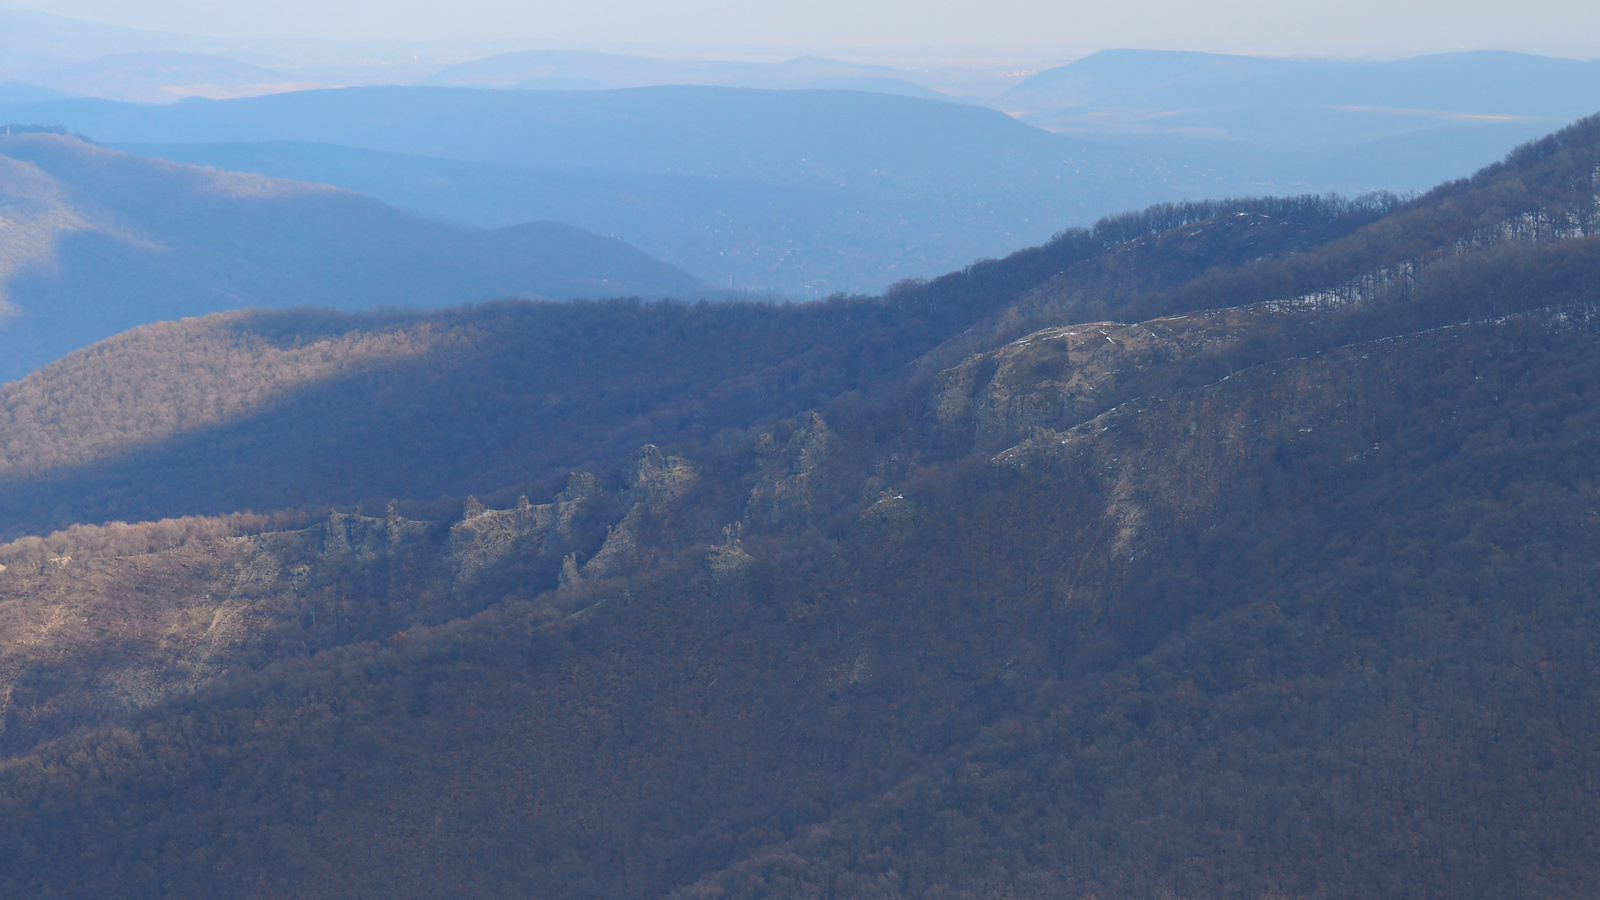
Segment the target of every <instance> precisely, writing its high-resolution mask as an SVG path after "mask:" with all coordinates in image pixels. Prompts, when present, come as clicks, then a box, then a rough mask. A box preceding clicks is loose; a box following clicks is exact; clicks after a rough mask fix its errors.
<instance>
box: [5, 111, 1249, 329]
mask: <svg viewBox="0 0 1600 900" xmlns="http://www.w3.org/2000/svg"><path fill="white" fill-rule="evenodd" d="M0 112H3V113H4V115H7V116H10V117H11V118H12V119H13V120H14V121H29V122H46V123H50V124H58V125H63V126H66V127H68V128H71V129H73V130H75V131H77V132H79V133H82V134H85V135H87V136H89V137H91V138H93V139H95V140H97V141H101V142H103V143H107V144H114V145H117V146H127V147H128V148H129V149H137V150H138V151H139V152H142V153H148V154H157V155H166V156H170V157H172V158H175V159H179V160H182V161H185V162H191V163H203V164H210V165H218V166H233V167H243V166H252V167H253V168H251V169H250V171H256V172H259V173H264V174H269V175H275V176H281V177H291V178H309V177H315V178H318V179H320V180H323V181H327V182H331V183H333V184H337V185H339V186H341V187H347V188H350V189H354V190H359V191H361V192H363V193H367V194H370V195H371V196H373V197H376V198H378V199H380V200H385V201H387V202H391V203H396V204H399V205H403V206H408V207H410V208H412V209H415V210H418V211H422V212H425V213H428V214H433V215H445V216H449V217H452V218H455V219H457V220H458V221H466V222H470V223H473V224H478V225H481V226H490V227H493V226H499V225H504V224H509V223H513V222H525V221H533V220H552V221H562V222H567V223H570V224H572V225H576V226H578V227H581V228H585V229H587V230H591V231H595V232H598V233H601V234H607V235H613V236H615V237H618V238H620V239H622V240H626V241H628V242H629V243H632V244H634V245H635V246H638V247H639V248H641V249H643V250H644V251H646V252H648V253H650V254H652V255H654V256H657V257H659V258H661V259H664V260H666V261H668V262H670V263H672V264H674V265H678V266H681V267H683V268H685V269H687V270H689V271H692V272H695V273H696V274H697V275H700V276H701V277H703V278H705V279H706V280H707V281H708V282H710V283H712V284H714V285H715V286H717V287H721V288H729V287H732V288H737V289H747V290H759V291H776V292H780V293H787V294H791V295H794V296H801V297H821V296H827V295H830V294H833V293H837V292H846V293H850V292H866V291H872V292H876V291H879V290H882V289H883V288H884V287H886V286H887V285H889V284H892V283H894V282H896V281H899V280H902V279H904V278H910V277H931V276H935V275H938V274H940V273H942V272H945V271H949V270H950V269H953V268H956V267H959V266H962V265H966V264H967V263H970V262H971V261H972V260H974V259H978V258H983V257H994V256H1000V255H1004V254H1006V253H1010V252H1012V251H1014V250H1015V249H1017V248H1018V247H1024V246H1028V245H1030V244H1035V243H1038V242H1040V241H1044V240H1047V239H1048V238H1049V237H1050V236H1051V235H1053V234H1054V233H1055V232H1057V231H1060V230H1061V229H1062V228H1063V227H1066V226H1068V225H1072V224H1085V223H1089V222H1092V221H1093V220H1094V219H1096V218H1098V217H1100V216H1102V215H1104V214H1106V213H1109V212H1113V211H1116V210H1119V209H1125V208H1128V207H1130V206H1139V205H1144V204H1147V203H1150V202H1154V201H1157V200H1166V199H1172V198H1174V197H1179V196H1186V195H1202V194H1204V195H1210V194H1215V193H1217V192H1218V191H1217V190H1216V189H1215V188H1214V187H1213V186H1212V184H1211V182H1212V180H1213V179H1212V178H1211V177H1210V176H1209V175H1207V174H1205V173H1199V172H1194V171H1190V170H1188V169H1186V168H1185V167H1184V166H1182V165H1181V164H1175V163H1171V162H1164V161H1162V160H1159V159H1150V158H1144V157H1141V156H1139V155H1137V154H1129V153H1127V152H1126V151H1108V152H1101V149H1100V148H1099V147H1098V146H1097V145H1096V144H1094V143H1093V142H1084V141H1069V140H1066V139H1063V138H1061V137H1058V136H1055V135H1052V134H1049V133H1047V132H1044V131H1041V130H1039V129H1037V128H1033V127H1030V126H1028V125H1025V124H1022V123H1020V122H1017V121H1015V120H1014V119H1012V118H1010V117H1008V116H1006V115H1004V114H1002V113H1000V112H997V111H994V110H989V109H982V108H978V107H972V106H966V105H961V104H955V103H944V102H938V101H933V100H924V99H919V98H914V97H897V96H889V95H884V94H873V93H865V92H860V91H843V90H750V89H733V88H720V87H697V86H687V87H652V88H640V89H633V90H614V91H521V90H478V89H468V88H448V87H382V88H355V89H348V90H327V91H298V92H292V93H284V94H275V95H272V96H267V97H254V98H247V99H241V100H228V101H200V100H195V101H190V102H186V103H179V104H166V105H157V104H119V103H112V102H109V101H91V100H73V101H62V102H59V103H39V104H23V105H18V106H13V107H7V108H6V109H5V110H3V111H0ZM263 143H265V144H269V145H270V146H265V147H253V148H252V147H238V146H232V145H237V144H263ZM173 144H184V145H194V144H226V145H230V146H224V147H204V146H199V147H197V146H177V147H174V146H169V145H173ZM330 144H331V145H338V146H332V147H330V146H327V145H330ZM157 145H161V146H157ZM349 148H359V152H358V151H354V150H351V149H349ZM393 154H404V155H403V156H395V155H393Z"/></svg>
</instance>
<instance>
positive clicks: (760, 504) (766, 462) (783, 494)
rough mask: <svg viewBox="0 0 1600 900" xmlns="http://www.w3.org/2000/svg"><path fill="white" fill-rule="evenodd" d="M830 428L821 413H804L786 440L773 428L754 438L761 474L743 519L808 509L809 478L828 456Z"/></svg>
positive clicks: (777, 517) (777, 518)
mask: <svg viewBox="0 0 1600 900" xmlns="http://www.w3.org/2000/svg"><path fill="white" fill-rule="evenodd" d="M832 443H833V430H832V429H830V428H829V427H828V423H827V422H826V421H824V420H823V418H822V416H820V415H818V414H816V413H815V412H812V413H807V414H806V416H805V418H804V419H803V422H802V424H801V425H800V427H798V428H796V429H794V431H793V432H792V433H791V434H790V435H789V439H788V440H787V441H781V442H780V441H779V440H778V438H777V436H776V435H775V434H774V433H772V432H766V433H763V434H762V435H760V436H759V437H758V438H757V439H756V453H757V456H758V458H759V459H760V463H761V474H760V476H759V480H758V481H757V482H756V486H755V487H754V488H752V489H751V491H750V499H749V500H748V501H747V502H746V503H745V508H744V521H745V522H750V523H758V522H781V521H785V520H787V519H791V518H795V517H797V516H803V515H805V513H806V512H807V511H809V510H810V509H811V504H812V500H813V497H814V491H813V485H812V481H813V478H814V477H815V475H814V473H815V472H816V470H817V467H818V466H820V465H822V463H823V462H824V461H825V460H826V459H827V458H828V451H829V448H830V446H831V445H832Z"/></svg>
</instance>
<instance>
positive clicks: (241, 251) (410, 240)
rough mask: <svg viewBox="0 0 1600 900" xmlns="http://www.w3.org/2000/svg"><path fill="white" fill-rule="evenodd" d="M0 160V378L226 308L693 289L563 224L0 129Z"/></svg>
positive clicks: (611, 243)
mask: <svg viewBox="0 0 1600 900" xmlns="http://www.w3.org/2000/svg"><path fill="white" fill-rule="evenodd" d="M0 166H3V167H4V168H5V170H6V177H5V180H4V183H3V186H0V204H3V205H0V228H3V229H4V230H5V232H6V236H7V241H6V243H7V250H6V253H5V254H4V256H3V257H0V291H3V300H4V303H5V310H6V313H7V315H6V317H5V318H4V319H3V320H0V346H3V347H4V349H5V352H4V354H3V356H0V359H3V362H0V379H7V380H9V379H12V378H20V377H21V376H22V375H24V374H26V373H27V372H28V371H30V370H31V369H33V368H34V367H36V366H38V365H41V364H43V363H45V362H49V361H50V360H53V359H55V358H57V357H60V356H62V355H64V354H65V353H67V352H69V351H71V350H74V349H77V348H79V347H82V346H85V345H87V344H89V343H92V342H93V341H96V340H99V339H101V338H105V337H109V336H111V335H112V334H115V333H117V332H119V331H122V330H125V329H127V328H130V327H133V326H135V325H139V324H143V323H146V322H151V321H155V320H159V319H174V318H178V317H181V316H190V315H199V314H203V313H208V312H215V311H219V310H227V309H241V308H246V307H279V308H282V307H292V306H301V305H316V306H324V307H333V308H339V309H361V308H367V307H373V306H379V305H390V306H414V307H435V308H436V307H440V306H450V305H458V304H460V303H464V302H482V301H487V300H493V299H496V298H500V297H507V296H522V297H547V298H551V299H565V298H570V297H576V296H590V297H606V296H629V295H641V294H643V295H652V296H661V295H665V294H676V295H682V294H687V293H691V292H694V291H697V290H699V289H700V285H699V283H698V282H697V281H696V280H695V279H694V278H693V277H692V276H690V275H688V274H686V273H684V272H683V271H681V270H679V269H675V268H673V267H672V266H668V265H666V264H664V263H660V262H658V261H656V260H653V259H651V258H649V257H647V256H645V255H644V254H642V253H640V252H639V251H637V250H635V249H633V248H632V247H629V246H627V245H626V244H623V243H621V242H620V241H615V240H611V239H607V238H602V237H599V236H596V235H592V234H587V233H584V232H582V231H579V230H577V229H575V228H571V227H568V226H562V225H555V224H548V223H544V224H531V225H521V226H517V227H515V228H505V229H501V230H498V231H479V230H473V229H467V228H458V227H453V226H450V225H445V224H442V223H439V222H435V221H428V220H424V219H421V218H418V217H416V216H413V215H410V214H407V213H403V212H401V211H399V210H397V209H394V208H392V207H389V206H386V205H384V204H382V203H379V202H376V201H373V200H370V199H368V198H366V197H362V196H359V195H357V194H353V193H350V192H348V191H344V190H338V189H334V188H329V187H325V186H318V185H311V184H304V183H294V182H286V181H278V180H273V179H268V178H263V177H260V176H257V175H245V174H236V173H229V172H223V171H217V170H210V169H202V168H196V167H190V166H183V165H177V164H173V163H170V162H165V161H159V160H151V159H146V158H141V157H137V156H131V155H128V154H124V153H118V152H115V151H111V150H107V149H105V148H102V147H96V146H94V145H92V144H88V143H85V142H83V141H80V140H77V139H75V138H71V137H65V136H60V135H53V134H21V135H16V136H13V137H9V138H4V139H0Z"/></svg>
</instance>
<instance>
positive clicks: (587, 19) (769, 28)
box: [7, 0, 1600, 57]
mask: <svg viewBox="0 0 1600 900" xmlns="http://www.w3.org/2000/svg"><path fill="white" fill-rule="evenodd" d="M7 5H10V6H13V8H32V9H37V10H41V11H44V12H51V13H56V14H58V15H65V16H72V17H75V18H83V19H89V20H93V21H98V22H105V23H109V24H116V25H126V26H133V27H141V28H148V29H154V30H161V31H181V32H188V33H193V34H207V35H215V36H218V37H275V38H288V37H301V38H326V39H337V40H351V39H380V40H418V39H420V40H430V39H450V40H462V39H464V40H479V39H514V40H532V41H548V42H559V43H619V44H620V43H648V44H704V45H711V44H742V45H770V46H781V47H800V48H805V47H811V48H818V49H826V48H850V47H857V48H883V49H888V48H895V47H904V48H910V47H927V48H947V49H957V48H970V49H974V50H977V49H990V50H1000V51H1004V50H1012V51H1015V52H1024V53H1036V52H1039V51H1041V50H1045V51H1048V50H1052V49H1054V50H1055V51H1056V52H1063V51H1083V52H1087V51H1089V50H1093V49H1100V48H1105V47H1125V46H1135V47H1150V48H1172V49H1178V48H1182V49H1196V50H1214V51H1243V52H1276V53H1356V54H1396V53H1411V52H1419V51H1432V50H1444V49H1466V48H1499V49H1515V50H1526V51H1532V52H1546V53H1558V54H1561V55H1569V56H1580V57H1592V56H1600V2H1597V0H982V2H977V0H675V2H655V0H450V2H440V0H271V2H262V0H33V2H26V0H24V2H19V3H12V4H7Z"/></svg>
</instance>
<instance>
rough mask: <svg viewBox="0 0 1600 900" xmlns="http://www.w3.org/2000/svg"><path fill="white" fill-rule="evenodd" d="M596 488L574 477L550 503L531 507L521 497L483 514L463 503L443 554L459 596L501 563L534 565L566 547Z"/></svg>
mask: <svg viewBox="0 0 1600 900" xmlns="http://www.w3.org/2000/svg"><path fill="white" fill-rule="evenodd" d="M599 494H600V482H599V479H597V478H595V476H593V475H590V474H588V473H574V474H573V475H571V476H570V477H569V478H568V479H567V488H566V490H564V491H562V492H561V493H560V494H558V495H557V496H556V499H555V500H554V502H551V503H542V504H539V505H537V506H535V505H533V504H531V503H529V502H528V498H527V496H526V495H523V496H522V497H521V498H520V499H519V500H518V501H517V505H516V506H514V507H512V508H511V509H485V508H484V507H483V505H482V504H481V503H478V502H477V500H476V499H471V498H469V500H468V504H467V514H466V515H465V516H464V517H463V518H462V520H461V521H459V522H457V523H456V524H454V525H452V526H451V527H450V536H449V538H448V540H447V541H446V554H447V557H448V559H449V560H450V563H451V565H452V566H453V568H454V582H455V585H456V588H457V589H458V590H459V589H461V588H463V587H465V586H468V585H471V584H473V583H475V582H477V581H479V580H480V579H481V578H482V577H483V574H484V573H485V572H486V571H488V570H490V569H492V568H494V567H495V566H497V565H499V564H501V563H502V562H504V561H506V560H508V559H511V558H514V557H520V558H523V559H535V558H538V557H542V556H545V555H547V554H549V553H551V552H560V550H561V549H562V548H564V547H565V546H566V544H567V543H568V542H570V541H571V539H572V537H573V534H572V529H573V524H574V521H575V520H576V519H577V517H578V516H579V515H581V514H582V513H583V511H584V510H585V509H586V508H587V507H588V506H589V505H590V504H592V503H593V501H594V500H595V499H596V498H598V496H599Z"/></svg>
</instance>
